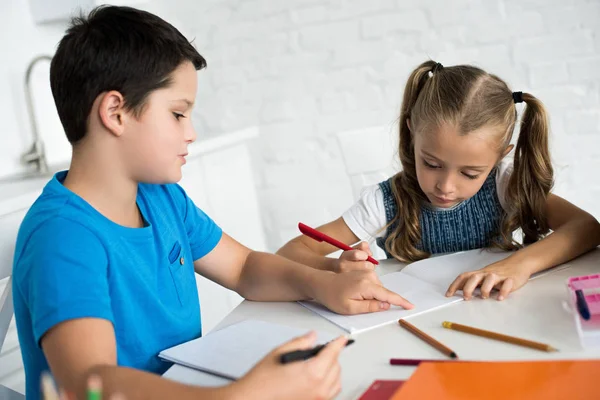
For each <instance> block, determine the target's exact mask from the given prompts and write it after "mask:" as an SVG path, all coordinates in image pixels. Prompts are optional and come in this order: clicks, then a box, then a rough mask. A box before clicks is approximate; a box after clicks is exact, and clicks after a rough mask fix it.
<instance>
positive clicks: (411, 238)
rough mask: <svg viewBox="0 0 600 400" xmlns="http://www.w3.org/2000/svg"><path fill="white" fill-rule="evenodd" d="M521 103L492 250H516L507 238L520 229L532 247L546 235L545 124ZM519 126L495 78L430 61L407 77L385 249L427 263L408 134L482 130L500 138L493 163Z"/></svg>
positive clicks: (549, 181)
mask: <svg viewBox="0 0 600 400" xmlns="http://www.w3.org/2000/svg"><path fill="white" fill-rule="evenodd" d="M521 97H522V99H523V101H524V102H525V103H526V107H525V111H524V113H523V117H522V121H521V129H520V132H519V137H518V141H517V144H516V148H515V155H514V170H513V173H512V174H511V176H510V179H509V182H508V186H507V190H506V193H505V200H506V201H505V203H506V205H507V208H508V210H507V212H506V213H505V215H504V216H503V218H502V222H501V224H500V231H499V232H496V234H495V235H494V236H496V238H495V239H494V242H493V245H494V246H495V247H498V248H501V249H504V250H514V249H517V248H519V247H521V246H522V245H521V244H520V243H519V242H517V241H515V240H514V239H513V232H514V231H515V230H516V229H518V228H521V230H522V231H523V243H524V244H527V243H533V242H535V241H537V240H539V239H540V238H542V237H543V236H544V235H545V234H547V233H548V231H549V228H548V221H547V216H546V199H547V197H548V194H549V193H550V190H551V188H552V185H553V170H552V165H551V162H550V152H549V149H548V118H547V114H546V111H545V109H544V106H543V105H542V103H541V102H540V101H539V100H538V99H536V98H535V97H534V96H532V95H531V94H529V93H522V96H521ZM516 119H517V111H516V108H515V100H514V99H513V93H512V91H511V90H510V89H509V88H508V85H507V84H506V83H505V82H504V81H503V80H501V79H500V78H498V77H497V76H495V75H492V74H488V73H487V72H485V71H483V70H481V69H480V68H477V67H473V66H470V65H457V66H452V67H442V66H441V64H438V63H436V62H435V61H426V62H424V63H422V64H421V65H419V66H418V67H417V68H416V69H415V70H414V71H413V72H412V73H411V75H410V77H409V78H408V82H407V83H406V88H405V89H404V98H403V101H402V109H401V111H400V120H399V133H400V145H399V155H400V162H401V163H402V171H401V172H399V173H397V174H396V175H395V176H393V177H392V182H391V183H392V185H391V186H392V193H393V195H394V199H395V201H396V204H397V209H398V212H397V213H396V215H395V217H394V219H393V220H392V221H390V223H389V224H388V227H393V228H392V229H391V233H390V235H389V236H388V237H387V239H386V241H385V248H386V250H387V252H388V253H390V254H391V255H392V256H393V257H394V258H396V259H398V260H400V261H405V262H409V261H416V260H420V259H423V258H426V257H428V256H429V254H428V253H426V252H424V251H421V250H419V249H418V248H417V247H416V246H417V244H418V243H419V242H420V240H421V227H420V226H419V215H420V209H421V204H422V202H426V201H427V197H426V196H425V194H424V193H423V191H422V190H421V188H420V187H419V183H418V181H417V174H416V169H415V154H414V146H413V140H412V135H411V132H410V130H409V126H408V120H410V126H411V128H412V130H413V133H418V132H421V131H423V130H425V129H431V128H436V127H439V126H441V125H442V124H443V123H450V124H452V125H454V126H456V127H457V129H458V130H459V132H460V134H461V135H466V134H469V132H472V131H474V130H477V129H479V128H481V127H484V126H486V127H492V128H494V130H495V131H497V132H499V136H500V141H499V149H498V150H499V156H500V155H502V154H503V152H504V151H505V150H506V148H507V147H508V146H509V144H510V141H511V139H512V133H513V130H514V127H515V123H516Z"/></svg>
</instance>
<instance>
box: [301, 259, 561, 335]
mask: <svg viewBox="0 0 600 400" xmlns="http://www.w3.org/2000/svg"><path fill="white" fill-rule="evenodd" d="M511 254H512V253H510V252H493V251H489V250H470V251H465V252H461V253H454V254H450V255H446V256H439V257H432V258H428V259H425V260H422V261H417V262H414V263H412V264H409V265H407V266H406V267H405V268H404V269H403V270H402V271H399V272H393V273H391V274H387V275H384V276H382V277H381V283H383V286H385V287H386V288H387V289H389V290H392V291H394V292H396V293H398V294H400V295H401V296H402V297H404V298H405V299H407V300H408V301H410V302H411V303H413V304H414V305H415V307H414V308H413V309H411V310H405V309H403V308H401V307H395V306H392V308H390V309H389V310H387V311H381V312H375V313H371V314H359V315H341V314H336V313H334V312H332V311H329V310H328V309H327V308H325V307H324V306H322V305H321V304H318V303H316V302H312V301H302V302H300V304H302V305H303V306H304V307H306V308H308V309H309V310H311V311H313V312H315V313H317V314H319V315H321V316H322V317H324V318H327V319H328V320H329V321H331V322H333V323H334V324H336V325H337V326H339V327H340V328H342V329H344V330H346V331H347V332H350V333H352V334H355V333H360V332H363V331H366V330H369V329H373V328H377V327H379V326H382V325H386V324H389V323H392V322H396V321H398V320H399V319H402V318H407V317H411V316H415V315H418V314H422V313H425V312H428V311H432V310H435V309H438V308H440V307H444V306H447V305H449V304H452V303H456V302H459V301H462V300H463V297H462V292H459V293H458V294H457V295H455V296H453V297H446V296H445V294H446V290H447V289H448V287H449V286H450V284H451V283H452V282H453V281H454V279H456V277H457V276H458V275H460V274H461V273H463V272H468V271H473V270H476V269H480V268H483V267H485V266H487V265H489V264H492V263H494V262H496V261H500V260H503V259H504V258H506V257H508V256H509V255H511ZM562 268H566V266H562V267H557V268H554V269H551V270H546V271H543V272H540V273H538V274H535V275H534V276H532V279H533V278H537V277H539V276H542V275H545V274H547V273H548V272H550V271H552V270H555V269H562Z"/></svg>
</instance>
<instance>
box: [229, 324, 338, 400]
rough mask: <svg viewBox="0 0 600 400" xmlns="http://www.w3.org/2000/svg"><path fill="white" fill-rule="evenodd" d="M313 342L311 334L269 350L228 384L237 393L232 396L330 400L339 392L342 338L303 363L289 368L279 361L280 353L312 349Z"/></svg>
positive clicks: (290, 365)
mask: <svg viewBox="0 0 600 400" xmlns="http://www.w3.org/2000/svg"><path fill="white" fill-rule="evenodd" d="M315 339H316V335H315V333H314V332H310V333H308V334H306V335H304V336H300V337H298V338H296V339H293V340H292V341H290V342H287V343H285V344H283V345H282V346H280V347H278V348H277V349H275V350H273V351H272V352H271V353H269V354H268V355H267V356H266V357H265V358H263V360H262V361H261V362H259V363H258V364H257V365H256V366H255V367H254V368H252V370H251V371H250V372H248V374H246V375H245V376H244V377H243V378H242V379H240V380H239V381H237V382H236V383H234V384H232V385H231V387H232V390H237V392H236V394H240V395H241V396H243V398H244V399H249V400H254V399H260V400H279V399H292V400H295V399H297V400H313V399H319V400H321V399H323V400H325V399H331V398H334V397H335V396H337V394H338V393H339V392H340V389H341V382H340V371H341V368H340V364H339V363H338V357H339V355H340V352H341V351H342V349H343V348H344V346H345V345H346V342H347V339H346V338H345V337H339V338H337V339H336V340H334V341H332V342H331V343H329V344H327V346H325V348H324V349H323V350H321V351H320V352H319V354H318V355H317V356H315V357H313V358H311V359H309V360H307V361H296V362H292V363H289V364H281V363H280V361H279V359H280V356H281V355H282V354H283V353H286V352H288V351H294V350H304V349H309V348H311V347H313V346H314V344H315ZM233 397H234V398H236V397H237V396H236V395H234V396H233ZM240 398H242V397H240Z"/></svg>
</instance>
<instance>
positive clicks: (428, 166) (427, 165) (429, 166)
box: [423, 160, 440, 169]
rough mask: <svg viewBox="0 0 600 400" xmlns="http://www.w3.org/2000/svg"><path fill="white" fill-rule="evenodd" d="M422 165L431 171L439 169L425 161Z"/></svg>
mask: <svg viewBox="0 0 600 400" xmlns="http://www.w3.org/2000/svg"><path fill="white" fill-rule="evenodd" d="M423 164H425V166H426V167H427V168H432V169H436V168H440V167H439V166H437V165H433V164H430V163H428V162H427V161H425V160H423Z"/></svg>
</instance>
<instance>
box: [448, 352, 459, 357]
mask: <svg viewBox="0 0 600 400" xmlns="http://www.w3.org/2000/svg"><path fill="white" fill-rule="evenodd" d="M450 358H458V356H457V355H456V353H454V352H452V353H450Z"/></svg>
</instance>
